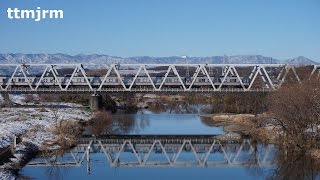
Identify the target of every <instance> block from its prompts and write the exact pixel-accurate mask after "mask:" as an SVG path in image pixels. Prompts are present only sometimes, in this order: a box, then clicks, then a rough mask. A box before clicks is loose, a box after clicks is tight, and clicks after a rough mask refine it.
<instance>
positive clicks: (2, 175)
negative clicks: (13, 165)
mask: <svg viewBox="0 0 320 180" xmlns="http://www.w3.org/2000/svg"><path fill="white" fill-rule="evenodd" d="M14 179H16V177H15V175H13V174H12V173H10V172H8V171H1V170H0V180H14Z"/></svg>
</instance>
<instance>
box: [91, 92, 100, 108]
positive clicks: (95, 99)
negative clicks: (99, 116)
mask: <svg viewBox="0 0 320 180" xmlns="http://www.w3.org/2000/svg"><path fill="white" fill-rule="evenodd" d="M101 105H102V96H101V95H100V94H92V95H91V98H90V109H91V110H92V111H97V110H99V109H100V108H101Z"/></svg>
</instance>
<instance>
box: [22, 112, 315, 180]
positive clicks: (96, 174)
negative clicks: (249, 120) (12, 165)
mask: <svg viewBox="0 0 320 180" xmlns="http://www.w3.org/2000/svg"><path fill="white" fill-rule="evenodd" d="M112 118H113V119H112V123H106V124H104V125H101V124H99V125H97V127H92V126H91V127H90V126H89V127H88V128H86V130H85V131H84V132H83V134H82V137H81V138H80V141H79V143H78V145H77V146H76V147H75V148H74V149H73V150H71V151H67V152H63V153H61V154H58V155H55V156H51V157H45V156H41V155H39V156H37V157H36V158H34V159H33V160H31V161H30V162H29V164H28V165H27V166H25V167H24V168H23V169H22V170H21V171H20V172H19V176H20V178H21V179H23V178H30V179H79V180H80V179H141V180H143V179H148V180H149V179H159V180H163V179H185V180H189V179H190V180H191V179H201V180H205V179H266V178H272V179H273V178H276V179H277V177H279V173H280V175H283V174H285V173H287V171H286V172H282V171H281V170H282V168H285V167H282V166H285V165H286V163H284V164H285V165H283V164H281V165H282V166H280V165H279V164H280V163H279V160H278V159H277V156H276V154H277V150H276V148H275V146H274V145H272V144H260V143H257V142H256V141H254V140H253V138H248V137H240V138H239V139H232V140H221V139H220V140H219V139H218V140H216V139H217V137H219V136H217V135H224V134H225V133H224V131H223V127H214V126H210V125H208V124H206V123H204V121H202V120H201V117H200V116H199V115H197V114H171V113H157V114H154V113H152V112H149V111H145V112H143V113H138V114H133V115H124V114H120V115H113V117H112ZM96 129H99V131H98V134H99V135H96V136H94V137H93V136H92V134H93V133H94V132H95V134H97V133H96V132H97V130H96ZM101 129H102V130H101ZM108 134H113V136H110V135H108ZM106 139H107V140H106ZM108 144H109V145H110V146H108ZM89 145H90V146H89ZM88 147H90V149H88ZM89 152H90V153H89ZM302 169H303V168H302ZM311 177H317V174H315V175H314V176H313V174H312V176H311Z"/></svg>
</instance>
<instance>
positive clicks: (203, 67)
mask: <svg viewBox="0 0 320 180" xmlns="http://www.w3.org/2000/svg"><path fill="white" fill-rule="evenodd" d="M9 66H11V67H15V70H14V72H13V74H12V75H11V76H10V78H9V81H8V82H7V83H3V85H2V86H0V91H4V92H7V91H12V90H11V88H10V87H12V86H13V82H12V80H13V78H14V77H15V76H16V75H17V72H18V71H19V72H21V73H22V75H23V77H22V78H24V79H25V82H27V85H28V87H29V88H27V89H25V91H34V92H37V91H40V87H41V83H42V81H43V79H44V78H45V77H46V74H47V73H50V72H51V73H52V75H53V77H54V78H55V86H56V87H57V88H58V90H57V89H56V88H55V92H56V91H63V92H68V91H72V92H74V91H77V90H72V88H70V85H71V82H72V80H73V78H74V77H76V75H77V74H78V73H81V74H82V77H83V78H84V82H86V86H85V89H86V91H88V92H94V93H96V92H109V91H112V88H110V87H108V86H109V83H108V82H106V80H107V78H108V77H114V76H111V73H112V72H114V73H115V74H116V77H117V78H118V80H119V82H120V84H121V87H122V88H118V89H117V91H128V92H131V91H134V92H135V91H136V89H135V87H134V85H135V83H136V80H137V78H138V77H139V75H140V73H144V74H145V75H146V77H145V78H147V79H148V82H150V85H146V87H147V88H148V89H149V90H148V91H152V92H162V91H166V92H167V91H170V89H171V90H176V91H179V92H192V91H198V90H197V89H196V88H194V84H195V81H196V78H197V77H198V76H199V74H200V72H201V73H202V74H203V75H204V77H206V78H207V79H208V81H209V82H207V84H206V85H205V87H206V88H207V90H208V92H221V91H224V90H225V89H226V88H223V86H224V85H225V83H226V80H227V77H229V76H230V75H232V76H236V77H237V79H238V80H239V82H240V86H241V87H240V88H237V89H238V90H239V91H244V92H246V91H259V89H255V88H253V87H252V86H253V84H254V83H255V82H256V80H257V78H258V77H259V76H260V77H261V78H262V80H263V82H264V86H265V87H261V88H260V90H261V89H268V90H270V91H273V90H276V89H277V88H279V87H280V86H281V85H282V84H283V83H284V82H285V80H286V78H287V76H288V73H289V71H292V72H293V74H294V77H295V78H296V80H297V82H299V83H301V80H300V78H299V76H298V74H297V72H296V70H295V67H294V66H291V65H286V64H111V65H110V66H107V67H106V69H108V70H107V73H106V74H105V75H104V76H103V80H102V81H101V82H100V85H99V86H98V88H93V87H92V84H91V82H90V79H89V78H88V77H87V75H86V71H85V69H84V68H83V65H82V64H0V67H9ZM31 66H32V67H43V69H44V71H43V72H42V75H41V77H40V79H39V81H38V82H37V84H36V85H32V84H31V82H29V80H28V78H32V77H28V76H27V74H28V67H31ZM120 66H125V67H135V68H136V69H137V72H136V73H135V74H134V78H133V80H132V82H131V83H130V84H125V83H124V82H123V78H122V75H121V73H120V72H121V70H119V67H120ZM319 66H320V65H314V68H313V70H312V72H311V74H310V77H311V76H313V75H314V74H315V73H316V71H317V70H318V71H319V72H318V75H317V77H320V69H319ZM57 67H60V68H73V73H72V74H71V77H70V78H69V81H68V82H67V84H64V85H62V84H61V83H60V82H59V80H58V79H59V78H61V76H59V74H58V71H57ZM147 67H167V70H166V73H165V74H164V76H163V77H161V82H160V85H156V84H155V82H154V81H153V79H152V78H151V76H150V72H149V71H148V69H147ZM177 67H195V68H196V70H195V72H194V74H193V75H192V81H191V83H190V85H187V84H186V83H184V82H183V76H181V75H180V74H179V72H178V70H177ZM243 67H248V68H249V67H253V69H252V71H251V74H250V75H249V79H250V84H249V85H248V86H247V85H245V84H244V82H243V80H242V79H241V76H240V75H239V73H238V71H237V68H243ZM275 67H278V68H281V71H280V73H279V74H278V76H277V79H276V80H278V81H279V83H278V84H276V83H275V82H274V80H272V79H271V77H270V75H269V73H268V71H267V70H266V68H275ZM207 68H209V69H212V68H223V69H224V75H223V77H222V81H221V82H220V83H219V84H217V82H213V81H212V78H214V77H213V76H212V75H211V76H210V73H208V71H207ZM170 72H173V74H174V75H175V77H177V78H178V81H179V82H178V83H179V85H180V88H176V87H175V88H174V87H172V88H171V87H169V88H168V87H166V88H165V89H164V88H163V87H164V85H165V82H166V80H167V78H168V75H169V73H170ZM283 73H284V74H283ZM281 77H282V78H281ZM3 86H4V87H3ZM63 86H64V87H63ZM168 86H170V85H168ZM73 88H74V86H73ZM75 89H76V88H75ZM42 90H43V88H42ZM49 90H50V89H49ZM49 90H48V92H50V91H49ZM82 91H83V90H82Z"/></svg>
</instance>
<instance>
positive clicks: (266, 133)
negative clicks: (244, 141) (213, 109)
mask: <svg viewBox="0 0 320 180" xmlns="http://www.w3.org/2000/svg"><path fill="white" fill-rule="evenodd" d="M201 117H202V119H203V121H204V122H205V123H206V124H209V125H211V126H222V127H223V128H224V129H223V130H224V131H225V132H229V133H238V134H244V135H251V136H254V137H256V138H257V139H259V140H261V141H268V142H269V143H273V142H274V140H275V138H276V136H275V135H276V134H277V133H279V129H278V128H277V127H276V126H274V125H272V124H271V123H270V122H271V121H272V118H270V117H269V116H268V115H266V114H258V115H256V116H255V115H253V114H213V115H203V116H201Z"/></svg>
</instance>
